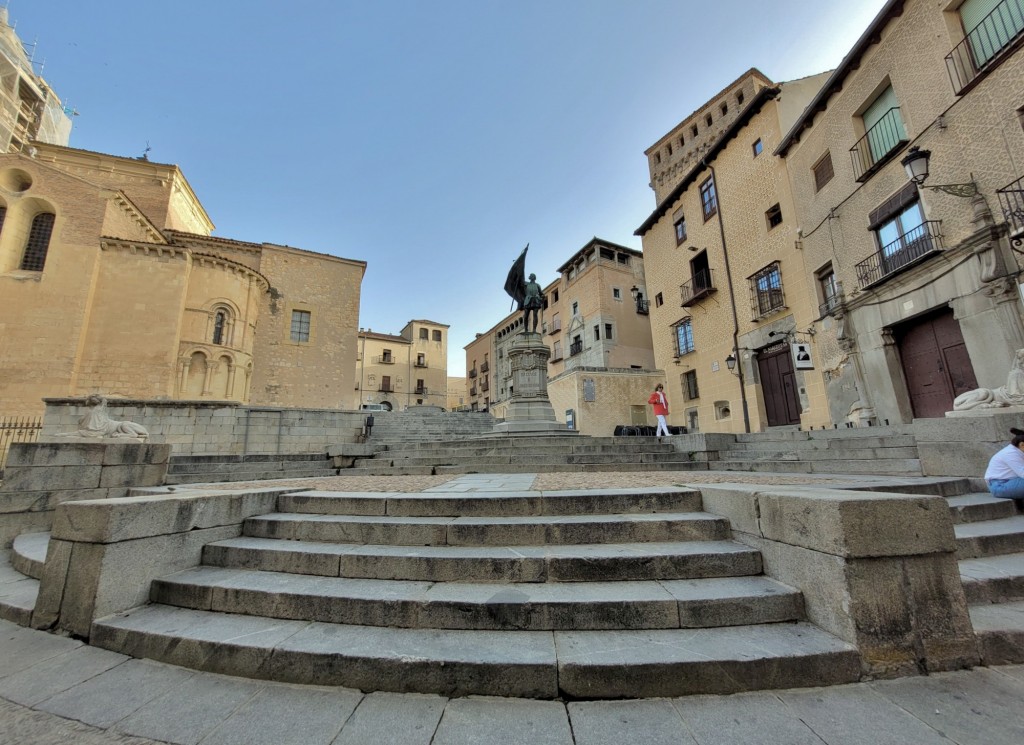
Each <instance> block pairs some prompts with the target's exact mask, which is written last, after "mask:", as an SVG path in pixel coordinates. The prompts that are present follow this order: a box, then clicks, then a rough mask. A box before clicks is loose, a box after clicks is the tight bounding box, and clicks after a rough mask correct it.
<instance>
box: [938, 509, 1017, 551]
mask: <svg viewBox="0 0 1024 745" xmlns="http://www.w3.org/2000/svg"><path fill="white" fill-rule="evenodd" d="M954 532H955V534H956V547H957V548H956V555H957V558H958V559H977V558H980V557H987V556H1000V555H1004V554H1016V553H1024V515H1016V516H1014V517H1005V518H1001V519H999V520H986V521H984V522H976V523H961V524H959V525H955V526H954Z"/></svg>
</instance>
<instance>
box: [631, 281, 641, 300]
mask: <svg viewBox="0 0 1024 745" xmlns="http://www.w3.org/2000/svg"><path fill="white" fill-rule="evenodd" d="M629 294H630V295H632V296H633V302H636V299H637V298H638V297H640V288H639V287H637V286H636V285H633V286H632V287H631V288H630V290H629Z"/></svg>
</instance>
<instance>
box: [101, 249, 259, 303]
mask: <svg viewBox="0 0 1024 745" xmlns="http://www.w3.org/2000/svg"><path fill="white" fill-rule="evenodd" d="M100 250H101V251H127V252H129V253H131V254H135V255H139V254H141V255H143V256H155V257H157V258H161V257H171V258H180V259H183V260H186V261H187V260H191V261H192V263H193V265H194V266H202V267H217V268H220V269H224V270H225V271H228V272H232V273H233V274H237V275H240V276H243V277H246V278H248V279H253V280H255V281H256V283H257V284H258V285H259V286H260V289H261V290H263V291H264V292H266V291H267V290H269V289H270V280H268V279H267V278H266V277H265V276H263V275H262V274H260V273H259V272H258V271H256V270H255V269H250V268H249V267H247V266H246V265H245V264H239V263H238V262H237V261H232V260H231V259H225V258H224V257H223V256H217V255H215V254H207V253H200V252H198V251H193V250H192V249H190V248H186V247H185V246H171V245H167V244H163V243H161V244H154V243H143V242H141V241H126V240H123V239H120V238H111V237H103V238H101V239H100Z"/></svg>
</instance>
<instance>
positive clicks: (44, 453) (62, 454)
mask: <svg viewBox="0 0 1024 745" xmlns="http://www.w3.org/2000/svg"><path fill="white" fill-rule="evenodd" d="M103 450H104V446H103V444H102V443H99V442H96V443H91V442H74V443H72V442H67V443H62V442H60V441H56V442H16V443H14V444H12V445H11V449H10V452H9V453H8V456H7V467H8V468H10V467H17V466H99V465H102V464H103V455H104V453H103Z"/></svg>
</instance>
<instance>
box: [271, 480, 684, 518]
mask: <svg viewBox="0 0 1024 745" xmlns="http://www.w3.org/2000/svg"><path fill="white" fill-rule="evenodd" d="M277 508H278V510H279V511H281V512H291V513H302V514H317V515H391V516H399V517H426V516H446V515H450V516H463V517H468V516H481V515H495V516H514V515H583V514H601V513H608V514H610V513H636V512H691V511H698V510H700V509H701V497H700V492H698V491H695V490H693V489H686V488H681V487H652V488H643V489H606V490H602V491H600V492H593V491H548V492H539V491H521V492H487V493H479V492H478V493H472V494H470V493H447V492H434V493H424V492H416V493H394V492H390V493H373V492H367V493H348V492H346V493H341V492H329V491H306V492H302V493H298V494H285V495H282V496H281V497H278V500H277Z"/></svg>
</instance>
